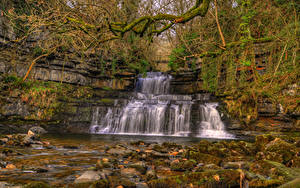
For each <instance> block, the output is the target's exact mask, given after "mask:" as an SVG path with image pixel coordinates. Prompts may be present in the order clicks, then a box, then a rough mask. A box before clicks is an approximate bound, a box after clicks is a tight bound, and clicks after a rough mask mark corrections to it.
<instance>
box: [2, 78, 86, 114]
mask: <svg viewBox="0 0 300 188" xmlns="http://www.w3.org/2000/svg"><path fill="white" fill-rule="evenodd" d="M2 83H4V85H1V87H0V92H1V93H2V94H6V92H7V95H9V96H15V97H16V96H18V98H20V99H21V101H22V102H23V103H26V104H28V105H29V106H31V108H32V110H33V112H32V113H31V114H30V115H29V116H28V117H26V118H27V119H28V120H51V118H52V117H53V116H54V115H55V114H57V113H58V112H59V111H60V109H61V107H62V106H61V105H62V104H61V103H60V100H61V99H62V97H64V96H68V98H69V99H70V98H75V99H76V98H77V99H79V98H80V99H83V98H86V99H87V98H90V97H92V89H91V88H90V87H84V86H79V87H76V86H71V85H68V84H62V83H58V82H44V81H26V82H23V80H22V78H19V77H16V76H13V75H5V76H4V78H3V82H2ZM64 99H65V98H64ZM65 100H68V99H65Z"/></svg>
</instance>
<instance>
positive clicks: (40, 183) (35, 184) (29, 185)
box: [24, 182, 51, 188]
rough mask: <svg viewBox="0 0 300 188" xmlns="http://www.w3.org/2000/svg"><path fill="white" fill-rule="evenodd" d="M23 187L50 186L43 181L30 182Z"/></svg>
mask: <svg viewBox="0 0 300 188" xmlns="http://www.w3.org/2000/svg"><path fill="white" fill-rule="evenodd" d="M24 188H51V187H50V185H48V184H46V183H44V182H31V183H28V184H26V185H25V186H24Z"/></svg>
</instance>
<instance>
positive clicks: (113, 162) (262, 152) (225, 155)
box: [0, 135, 300, 187]
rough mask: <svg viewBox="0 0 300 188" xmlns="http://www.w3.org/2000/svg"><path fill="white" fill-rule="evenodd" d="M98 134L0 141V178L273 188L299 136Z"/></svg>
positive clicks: (63, 183)
mask: <svg viewBox="0 0 300 188" xmlns="http://www.w3.org/2000/svg"><path fill="white" fill-rule="evenodd" d="M101 137H102V136H97V135H94V136H91V135H90V136H88V135H85V136H84V135H83V136H79V135H76V138H77V139H75V137H74V136H67V135H65V136H62V137H58V136H53V135H46V136H43V137H42V138H43V139H42V142H43V143H46V144H47V145H43V146H42V147H35V146H34V145H33V146H31V147H21V146H12V145H9V144H4V145H2V147H1V148H2V149H1V169H0V174H1V176H0V181H5V182H7V183H8V185H10V186H11V185H15V186H21V185H26V184H27V187H35V186H29V185H30V184H31V185H32V184H33V183H34V182H35V183H36V182H43V187H47V186H49V187H89V186H91V187H117V186H123V187H182V186H184V187H240V186H242V187H247V186H249V187H277V186H280V185H282V184H285V183H287V182H289V181H292V180H294V179H296V178H297V176H299V173H300V156H299V152H300V137H299V135H294V137H292V136H280V137H274V136H272V135H261V136H257V137H256V138H255V141H254V142H247V141H239V140H235V141H234V140H232V141H226V140H223V141H222V140H219V141H216V140H214V141H207V140H194V141H187V142H182V140H180V139H179V140H178V142H179V143H175V142H176V138H173V140H174V141H175V142H173V143H171V142H164V141H165V140H163V139H162V140H161V141H159V140H156V141H154V142H153V141H152V142H151V141H149V140H148V141H137V140H138V139H136V140H134V139H133V138H131V139H130V138H128V137H127V139H126V137H123V140H122V139H119V140H118V139H117V138H116V137H115V139H111V140H109V138H108V137H106V139H101ZM119 137H120V138H122V136H119ZM144 140H147V139H144ZM46 185H47V186H46ZM295 185H297V184H295Z"/></svg>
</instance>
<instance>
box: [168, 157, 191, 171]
mask: <svg viewBox="0 0 300 188" xmlns="http://www.w3.org/2000/svg"><path fill="white" fill-rule="evenodd" d="M196 164H197V162H196V161H195V160H193V159H191V160H186V161H173V162H172V163H171V170H173V171H187V170H192V169H193V168H194V167H195V166H196Z"/></svg>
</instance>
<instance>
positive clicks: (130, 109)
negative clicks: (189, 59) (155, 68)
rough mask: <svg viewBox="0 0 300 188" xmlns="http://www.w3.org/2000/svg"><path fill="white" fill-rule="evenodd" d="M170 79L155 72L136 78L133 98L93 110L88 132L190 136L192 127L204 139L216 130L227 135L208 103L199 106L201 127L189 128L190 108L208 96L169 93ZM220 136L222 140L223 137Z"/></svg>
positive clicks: (216, 113) (190, 126) (216, 112)
mask: <svg viewBox="0 0 300 188" xmlns="http://www.w3.org/2000/svg"><path fill="white" fill-rule="evenodd" d="M171 80H172V77H171V76H169V75H165V74H163V73H157V72H150V73H147V75H146V77H145V78H144V77H139V78H138V80H137V84H136V89H135V92H134V93H133V94H132V99H131V100H130V101H129V102H127V104H126V105H124V106H123V107H116V105H115V106H114V107H106V108H105V107H103V108H98V107H97V108H96V109H95V111H94V114H93V121H92V125H91V127H90V132H91V133H95V134H138V135H170V136H189V135H190V134H191V133H192V126H196V127H197V129H198V131H199V129H201V130H200V132H201V134H200V136H204V137H209V136H207V135H206V133H205V130H207V131H212V130H219V131H221V132H222V131H223V133H226V132H225V130H224V124H223V123H222V121H221V119H220V115H219V114H218V111H217V110H216V108H215V107H214V106H213V105H209V104H206V105H202V106H201V107H200V112H201V113H200V116H201V119H202V120H203V121H201V123H200V125H192V122H191V119H192V115H191V110H192V106H193V105H195V103H197V101H199V100H202V99H206V98H209V97H208V95H207V94H205V95H203V96H202V95H201V96H200V95H195V96H192V95H174V94H170V93H169V89H170V82H171ZM195 98H196V99H195ZM218 118H219V119H218ZM220 127H221V128H220ZM220 135H221V134H220ZM227 135H228V136H230V135H229V134H227ZM221 136H223V137H225V134H224V135H221Z"/></svg>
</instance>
